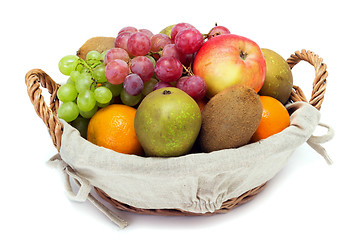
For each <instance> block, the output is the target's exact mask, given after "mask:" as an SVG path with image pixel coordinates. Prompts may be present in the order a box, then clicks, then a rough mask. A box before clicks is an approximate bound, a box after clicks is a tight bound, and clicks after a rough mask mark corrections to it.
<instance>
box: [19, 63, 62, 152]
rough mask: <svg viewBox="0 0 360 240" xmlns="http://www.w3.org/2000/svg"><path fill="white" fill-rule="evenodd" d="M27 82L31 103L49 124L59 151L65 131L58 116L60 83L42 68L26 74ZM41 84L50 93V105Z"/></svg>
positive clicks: (52, 137)
mask: <svg viewBox="0 0 360 240" xmlns="http://www.w3.org/2000/svg"><path fill="white" fill-rule="evenodd" d="M25 84H26V87H27V92H28V95H29V98H30V101H31V103H32V104H33V105H34V108H35V111H36V113H37V115H38V116H39V117H40V118H41V119H42V120H43V122H44V123H45V125H46V126H47V128H48V130H49V133H50V136H51V139H52V141H53V144H54V146H55V147H56V149H57V150H58V151H59V150H60V145H61V135H62V131H63V127H62V124H61V122H60V120H59V118H58V117H57V110H58V108H59V99H58V98H57V96H56V94H57V90H58V88H59V85H58V84H57V83H56V82H55V81H54V80H52V78H51V77H50V76H49V75H47V74H46V73H45V72H44V71H43V70H41V69H33V70H30V71H29V72H27V74H26V75H25ZM40 86H41V87H43V88H47V90H48V92H49V93H50V106H48V105H47V104H46V102H45V100H44V97H43V96H42V94H41V93H42V91H41V89H40Z"/></svg>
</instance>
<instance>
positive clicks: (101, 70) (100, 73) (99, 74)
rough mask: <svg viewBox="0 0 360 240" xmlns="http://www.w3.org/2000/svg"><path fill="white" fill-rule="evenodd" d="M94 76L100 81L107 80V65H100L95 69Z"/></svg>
mask: <svg viewBox="0 0 360 240" xmlns="http://www.w3.org/2000/svg"><path fill="white" fill-rule="evenodd" d="M92 76H93V78H94V79H95V81H97V82H99V83H103V82H107V80H106V77H105V65H99V66H97V67H95V68H94V69H93V75H92Z"/></svg>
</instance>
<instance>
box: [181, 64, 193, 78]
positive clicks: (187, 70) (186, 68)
mask: <svg viewBox="0 0 360 240" xmlns="http://www.w3.org/2000/svg"><path fill="white" fill-rule="evenodd" d="M181 65H182V67H183V69H184V70H185V72H186V73H187V75H188V76H194V73H193V71H192V70H191V64H190V66H189V67H185V66H184V64H181Z"/></svg>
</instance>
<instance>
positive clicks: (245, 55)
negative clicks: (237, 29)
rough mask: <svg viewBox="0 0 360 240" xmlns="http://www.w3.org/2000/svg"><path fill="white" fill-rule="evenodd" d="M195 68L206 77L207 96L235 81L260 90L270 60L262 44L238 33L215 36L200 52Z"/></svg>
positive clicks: (196, 71) (194, 69)
mask: <svg viewBox="0 0 360 240" xmlns="http://www.w3.org/2000/svg"><path fill="white" fill-rule="evenodd" d="M193 72H194V74H195V75H198V76H200V77H202V78H203V79H204V80H205V82H206V86H207V92H206V95H207V97H209V98H211V97H213V96H214V95H215V94H217V93H218V92H220V91H221V90H223V89H225V88H227V87H230V86H232V85H235V84H242V85H244V86H247V87H251V88H253V89H254V90H255V91H256V92H258V91H260V89H261V87H262V85H263V84H264V80H265V74H266V64H265V59H264V56H263V54H262V52H261V50H260V47H259V46H258V45H257V44H256V43H255V42H254V41H252V40H250V39H248V38H245V37H241V36H238V35H235V34H224V35H219V36H217V37H214V38H212V39H210V40H208V41H207V42H205V43H204V44H203V46H202V47H201V48H200V50H199V51H198V52H197V54H196V57H195V60H194V63H193Z"/></svg>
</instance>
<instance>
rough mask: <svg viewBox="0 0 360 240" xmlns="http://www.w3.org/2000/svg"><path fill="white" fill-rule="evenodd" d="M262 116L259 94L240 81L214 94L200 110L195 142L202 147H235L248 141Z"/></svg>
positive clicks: (208, 149)
mask: <svg viewBox="0 0 360 240" xmlns="http://www.w3.org/2000/svg"><path fill="white" fill-rule="evenodd" d="M261 116H262V104H261V101H260V98H259V95H258V94H257V93H256V92H255V91H254V90H253V89H252V88H248V87H244V86H242V85H234V86H231V87H229V88H226V89H224V90H223V91H221V92H219V93H218V94H216V95H215V96H214V97H212V98H211V99H210V101H209V102H208V103H207V104H206V106H205V108H204V109H203V111H202V125H201V131H200V135H199V142H200V147H201V149H202V151H204V152H212V151H217V150H221V149H228V148H237V147H240V146H243V145H245V144H247V143H249V141H250V139H251V137H252V135H253V134H254V132H255V131H256V129H257V127H258V125H259V123H260V120H261Z"/></svg>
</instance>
